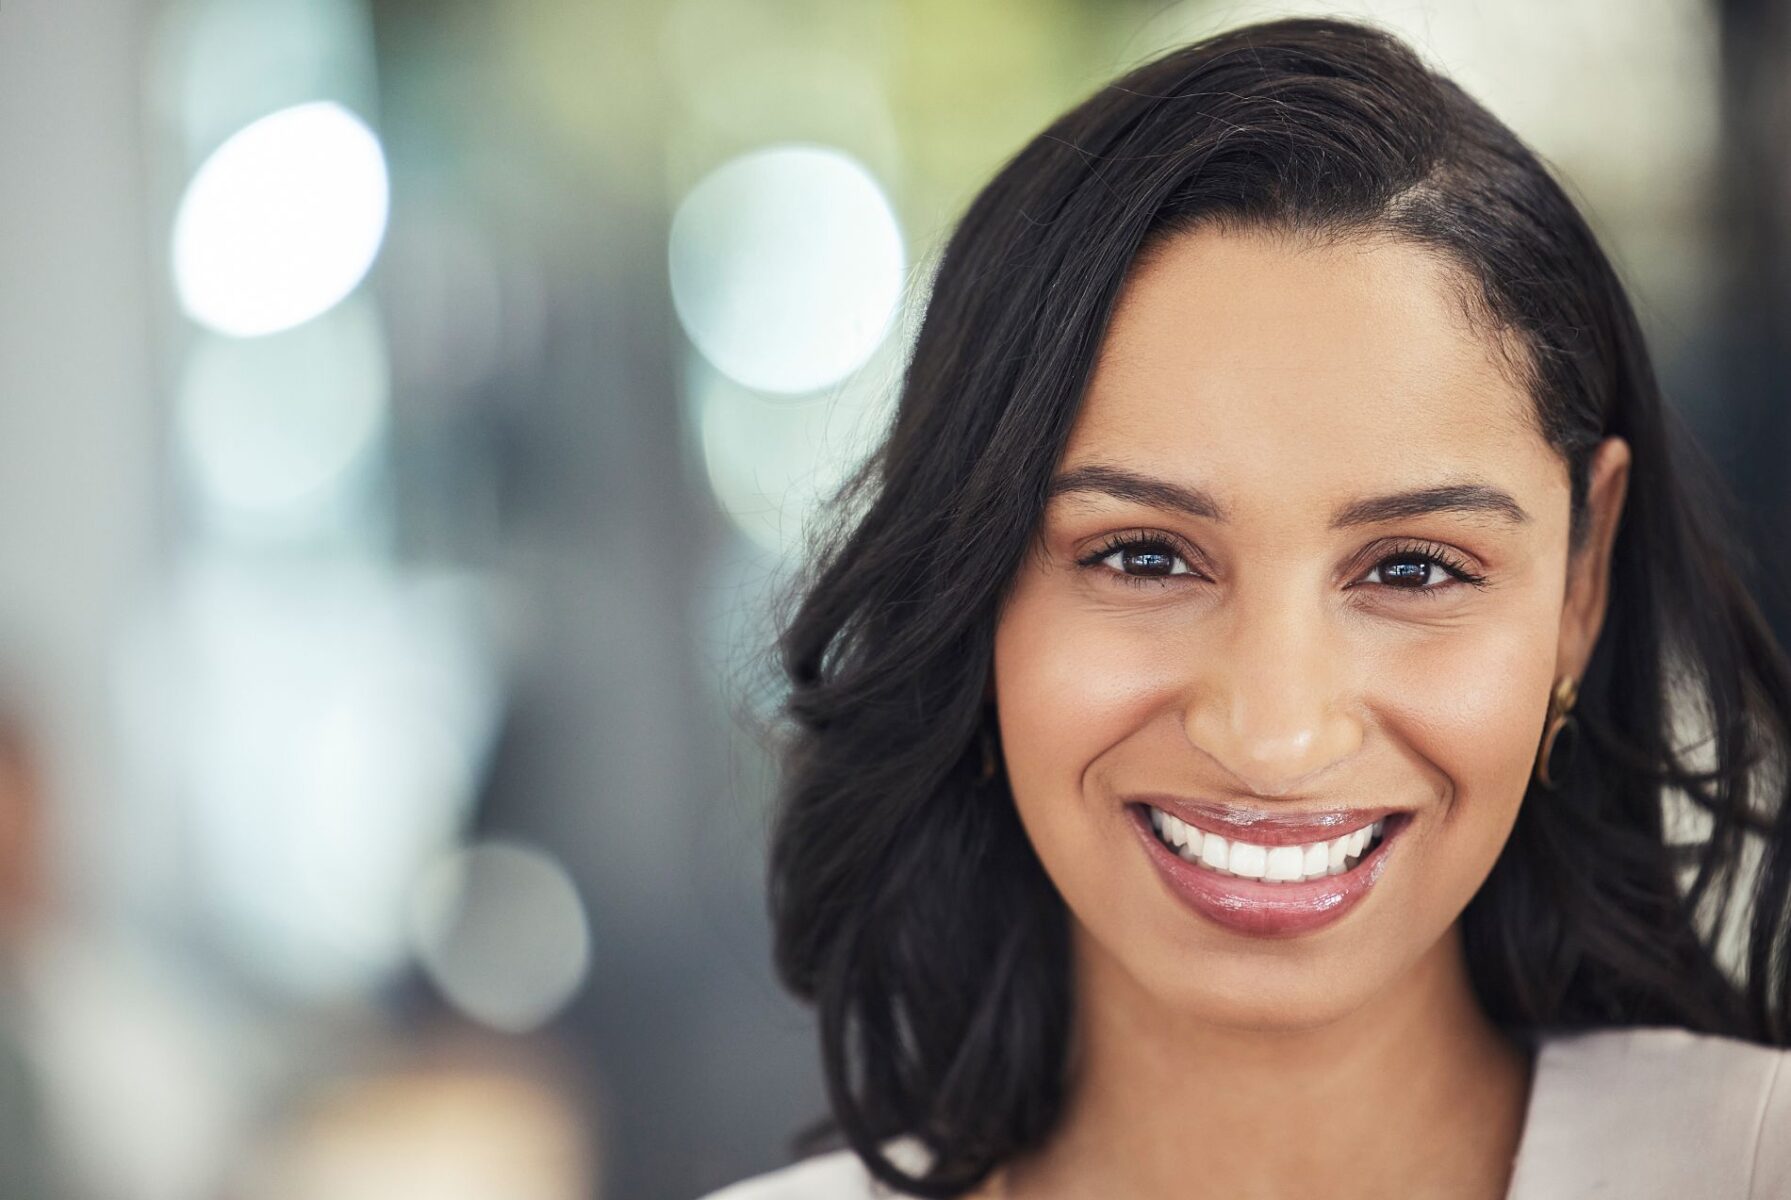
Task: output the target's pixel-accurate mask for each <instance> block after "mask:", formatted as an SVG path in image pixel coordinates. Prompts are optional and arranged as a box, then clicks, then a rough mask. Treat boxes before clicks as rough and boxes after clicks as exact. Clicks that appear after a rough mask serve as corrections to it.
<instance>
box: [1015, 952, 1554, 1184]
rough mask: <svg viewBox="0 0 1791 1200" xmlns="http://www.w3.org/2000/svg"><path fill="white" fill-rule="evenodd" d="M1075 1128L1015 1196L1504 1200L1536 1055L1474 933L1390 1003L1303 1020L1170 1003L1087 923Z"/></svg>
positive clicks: (1065, 1128)
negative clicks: (1118, 959)
mask: <svg viewBox="0 0 1791 1200" xmlns="http://www.w3.org/2000/svg"><path fill="white" fill-rule="evenodd" d="M1075 939H1076V946H1075V960H1076V963H1077V972H1076V973H1077V981H1076V983H1077V1004H1076V1011H1077V1027H1076V1033H1075V1037H1074V1039H1073V1049H1072V1054H1071V1078H1070V1083H1069V1087H1068V1093H1067V1100H1066V1108H1065V1113H1064V1118H1063V1121H1062V1123H1061V1124H1060V1125H1059V1126H1058V1129H1057V1131H1056V1133H1055V1134H1054V1135H1053V1137H1052V1138H1051V1140H1050V1142H1049V1143H1048V1144H1047V1145H1046V1147H1045V1148H1044V1149H1043V1150H1041V1151H1040V1152H1038V1153H1036V1154H1034V1155H1031V1156H1029V1157H1027V1158H1025V1159H1022V1160H1019V1161H1016V1162H1014V1163H1012V1164H1010V1166H1009V1168H1008V1169H1007V1170H1005V1171H1004V1172H1003V1173H1002V1177H1001V1179H1000V1181H999V1184H1000V1186H999V1187H998V1188H997V1189H996V1190H997V1191H998V1193H999V1194H1003V1195H1006V1196H1010V1197H1013V1198H1014V1200H1072V1198H1075V1200H1080V1198H1082V1197H1090V1198H1092V1197H1099V1196H1127V1197H1131V1198H1133V1200H1171V1198H1174V1200H1199V1198H1201V1197H1209V1196H1211V1197H1227V1198H1233V1197H1235V1198H1244V1200H1275V1198H1280V1197H1296V1196H1312V1195H1323V1196H1327V1197H1334V1198H1337V1200H1348V1198H1350V1197H1355V1196H1363V1197H1367V1196H1375V1197H1382V1196H1450V1197H1460V1198H1463V1200H1476V1198H1478V1200H1500V1198H1502V1197H1504V1196H1505V1195H1506V1191H1507V1188H1508V1186H1509V1181H1510V1174H1511V1168H1512V1163H1513V1160H1514V1158H1515V1156H1516V1152H1517V1146H1518V1142H1519V1140H1520V1138H1521V1136H1522V1133H1523V1125H1524V1117H1525V1114H1526V1112H1527V1109H1528V1103H1529V1092H1530V1079H1531V1075H1532V1072H1533V1065H1532V1061H1531V1058H1530V1055H1529V1053H1528V1051H1527V1050H1525V1049H1524V1048H1522V1047H1520V1046H1518V1045H1516V1044H1514V1043H1513V1042H1512V1041H1510V1040H1509V1039H1508V1038H1506V1037H1505V1036H1504V1035H1502V1034H1501V1033H1500V1032H1499V1030H1498V1029H1497V1027H1496V1026H1494V1025H1493V1024H1492V1023H1491V1021H1490V1020H1489V1019H1488V1018H1487V1017H1486V1015H1485V1013H1484V1012H1483V1011H1482V1010H1481V1008H1480V1006H1479V1004H1478V1002H1477V1001H1476V1000H1475V997H1474V995H1473V991H1472V988H1471V987H1470V985H1469V980H1468V975H1467V968H1466V963H1465V961H1464V959H1463V957H1462V953H1461V946H1460V941H1459V933H1458V931H1457V928H1455V927H1452V928H1451V930H1450V932H1449V934H1448V935H1447V936H1445V937H1444V938H1443V939H1442V940H1441V941H1440V942H1439V943H1438V945H1437V946H1436V948H1435V949H1434V950H1433V951H1432V952H1431V954H1430V955H1429V956H1427V957H1426V958H1425V959H1424V960H1423V961H1421V962H1419V963H1418V964H1416V965H1415V966H1414V967H1413V968H1412V970H1411V971H1409V972H1408V973H1407V974H1406V976H1405V977H1403V978H1402V979H1401V980H1400V981H1399V982H1398V983H1397V984H1395V985H1394V986H1393V987H1392V988H1391V989H1389V991H1388V992H1387V993H1386V994H1384V995H1382V996H1381V997H1380V998H1377V999H1376V1000H1375V1001H1373V1002H1371V1003H1369V1004H1365V1005H1363V1006H1361V1007H1360V1008H1359V1009H1357V1010H1356V1011H1354V1012H1352V1013H1350V1014H1349V1015H1348V1016H1346V1017H1343V1018H1341V1019H1338V1020H1336V1021H1333V1022H1331V1023H1329V1024H1326V1025H1323V1026H1318V1027H1313V1028H1302V1029H1294V1030H1288V1029H1276V1030H1266V1031H1265V1030H1259V1029H1256V1030H1252V1029H1237V1028H1221V1027H1215V1026H1213V1025H1210V1024H1203V1023H1201V1022H1198V1021H1195V1020H1192V1019H1190V1018H1188V1017H1187V1016H1186V1015H1184V1014H1179V1013H1175V1012H1168V1011H1163V1010H1162V1008H1161V1006H1160V1005H1158V1004H1157V1003H1156V1002H1154V1001H1153V1000H1152V999H1151V998H1150V997H1149V996H1148V995H1147V994H1146V993H1145V992H1144V991H1143V990H1142V989H1140V988H1139V987H1138V986H1137V985H1136V983H1135V981H1134V980H1132V979H1131V978H1130V977H1129V976H1128V975H1127V974H1126V973H1125V972H1123V971H1122V970H1121V969H1120V968H1119V966H1118V964H1117V963H1115V962H1113V961H1112V960H1111V959H1108V958H1106V956H1105V955H1103V954H1101V953H1100V952H1099V950H1098V949H1096V948H1094V947H1092V945H1091V943H1090V941H1089V939H1087V938H1086V937H1084V936H1082V934H1081V931H1080V930H1079V929H1078V930H1077V931H1076V935H1075Z"/></svg>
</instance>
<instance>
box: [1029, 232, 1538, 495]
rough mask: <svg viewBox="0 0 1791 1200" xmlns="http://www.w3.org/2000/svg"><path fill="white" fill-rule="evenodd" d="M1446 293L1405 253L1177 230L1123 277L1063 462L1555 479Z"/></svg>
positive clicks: (1444, 271)
mask: <svg viewBox="0 0 1791 1200" xmlns="http://www.w3.org/2000/svg"><path fill="white" fill-rule="evenodd" d="M1460 297H1461V293H1460V288H1459V283H1458V280H1457V278H1456V277H1455V276H1454V275H1453V274H1452V273H1451V272H1450V270H1449V268H1448V267H1446V266H1445V265H1444V264H1443V263H1442V262H1441V260H1439V259H1437V258H1436V256H1435V255H1434V254H1432V253H1430V252H1427V251H1425V250H1424V249H1422V248H1420V247H1416V246H1413V245H1410V244H1408V243H1403V242H1394V241H1384V240H1381V241H1373V242H1349V243H1341V244H1329V245H1325V246H1310V245H1307V244H1304V243H1295V242H1292V241H1289V240H1287V239H1284V238H1280V237H1277V236H1274V235H1267V234H1224V233H1219V232H1217V231H1214V230H1202V231H1199V232H1195V233H1190V234H1184V235H1180V236H1178V237H1177V238H1176V239H1174V240H1173V241H1172V242H1170V243H1167V244H1165V245H1164V246H1163V247H1162V248H1161V249H1160V250H1159V251H1158V252H1157V253H1155V254H1154V255H1153V256H1152V257H1151V258H1150V259H1149V261H1148V262H1146V263H1145V264H1143V265H1142V266H1141V267H1140V268H1139V269H1138V270H1137V271H1136V272H1134V274H1133V276H1132V277H1131V278H1130V279H1129V280H1128V282H1127V285H1126V288H1125V291H1124V293H1123V295H1122V297H1121V300H1120V303H1119V305H1118V306H1117V308H1116V310H1115V313H1114V316H1113V319H1112V321H1111V323H1110V325H1109V327H1108V331H1107V335H1106V338H1105V340H1104V342H1103V345H1102V350H1101V354H1100V356H1099V359H1098V362H1097V364H1096V368H1095V372H1094V375H1093V377H1092V379H1091V381H1090V385H1089V388H1088V391H1087V394H1086V396H1085V398H1084V400H1083V403H1082V406H1081V410H1080V411H1079V412H1078V414H1077V418H1076V422H1075V425H1074V428H1073V429H1072V432H1071V435H1070V440H1069V445H1068V447H1067V448H1066V453H1065V456H1064V461H1065V463H1066V465H1068V464H1074V463H1076V462H1079V461H1094V460H1101V461H1106V460H1112V459H1114V458H1116V457H1124V458H1126V459H1129V460H1132V461H1139V460H1141V459H1142V460H1146V461H1154V462H1157V463H1159V464H1162V463H1176V462H1179V463H1186V464H1194V463H1199V464H1204V465H1205V466H1206V467H1207V469H1208V470H1209V471H1214V472H1225V473H1231V472H1247V473H1255V471H1256V470H1257V469H1258V468H1260V470H1261V471H1263V472H1264V473H1266V474H1269V475H1285V474H1288V473H1292V472H1296V471H1297V472H1300V473H1302V475H1303V476H1304V477H1306V478H1308V479H1310V478H1313V477H1315V476H1322V475H1328V474H1339V475H1345V476H1348V477H1349V478H1351V479H1355V480H1358V481H1359V480H1360V477H1361V475H1362V473H1363V472H1364V471H1368V472H1371V473H1376V474H1379V473H1388V474H1389V475H1391V476H1402V472H1401V470H1400V468H1401V467H1402V465H1405V466H1407V467H1409V469H1408V470H1406V471H1405V472H1403V474H1404V475H1411V474H1418V475H1441V474H1465V473H1469V471H1470V469H1472V468H1474V467H1476V466H1477V465H1482V464H1486V463H1489V462H1496V463H1500V464H1508V465H1509V466H1510V467H1511V468H1512V469H1514V470H1517V471H1520V472H1521V471H1523V470H1524V469H1525V467H1526V462H1527V466H1528V469H1529V470H1530V471H1532V472H1541V473H1545V474H1551V475H1552V473H1553V469H1554V468H1553V464H1552V463H1551V460H1552V458H1553V454H1552V452H1551V450H1550V449H1549V447H1548V445H1547V443H1546V442H1545V441H1544V440H1543V439H1542V437H1541V435H1540V433H1539V432H1538V430H1537V428H1536V425H1535V419H1534V415H1533V413H1532V411H1531V403H1532V402H1531V400H1530V397H1529V395H1528V394H1527V392H1526V391H1525V390H1524V389H1523V388H1522V387H1521V386H1520V385H1519V384H1518V383H1517V382H1516V381H1515V380H1514V379H1513V378H1512V377H1511V373H1510V371H1509V369H1508V367H1507V366H1506V365H1505V364H1504V363H1503V362H1502V360H1501V359H1500V357H1499V352H1498V347H1497V346H1496V345H1494V344H1493V343H1492V342H1491V341H1490V340H1489V339H1488V338H1486V337H1485V336H1484V335H1482V334H1481V333H1479V332H1477V331H1476V330H1475V329H1474V328H1473V327H1472V326H1471V325H1470V323H1469V320H1468V318H1467V315H1466V313H1465V311H1464V308H1463V305H1462V301H1461V298H1460ZM1449 467H1456V468H1460V469H1459V470H1455V471H1450V470H1448V469H1447V468H1449ZM1402 477H1403V476H1402Z"/></svg>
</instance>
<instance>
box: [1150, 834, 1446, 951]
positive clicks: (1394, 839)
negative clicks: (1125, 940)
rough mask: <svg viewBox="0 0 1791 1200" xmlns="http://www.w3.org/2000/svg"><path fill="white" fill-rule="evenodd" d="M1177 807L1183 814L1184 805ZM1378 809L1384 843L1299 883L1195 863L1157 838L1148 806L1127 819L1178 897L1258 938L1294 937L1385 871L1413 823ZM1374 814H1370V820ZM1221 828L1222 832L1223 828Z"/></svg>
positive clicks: (1331, 915) (1343, 906)
mask: <svg viewBox="0 0 1791 1200" xmlns="http://www.w3.org/2000/svg"><path fill="white" fill-rule="evenodd" d="M1174 811H1175V812H1176V813H1177V815H1179V814H1180V813H1181V812H1182V809H1181V808H1177V809H1175V810H1174ZM1371 811H1374V810H1362V811H1361V812H1360V813H1358V814H1356V816H1357V820H1356V821H1355V823H1354V825H1352V826H1350V827H1351V828H1354V827H1355V826H1356V825H1360V824H1362V821H1361V819H1360V818H1361V817H1362V816H1365V815H1367V814H1368V813H1369V812H1371ZM1380 811H1385V812H1386V813H1387V814H1388V816H1387V823H1386V825H1385V826H1384V827H1383V828H1382V832H1381V840H1380V843H1379V844H1378V845H1376V846H1375V847H1374V848H1373V849H1371V850H1369V851H1368V853H1367V854H1365V855H1364V856H1363V857H1362V859H1361V861H1359V862H1358V863H1357V864H1356V865H1355V866H1354V867H1352V868H1350V869H1349V870H1347V871H1345V872H1344V873H1343V874H1341V875H1326V876H1320V877H1319V878H1316V879H1308V880H1305V881H1304V882H1301V883H1269V882H1265V881H1263V880H1260V879H1245V878H1243V877H1241V876H1236V875H1221V874H1220V873H1219V872H1217V871H1214V870H1212V869H1210V868H1207V867H1199V866H1195V865H1194V864H1193V863H1191V862H1188V861H1187V860H1186V859H1184V858H1182V857H1181V856H1180V855H1179V854H1177V853H1176V852H1175V851H1173V850H1171V849H1170V848H1169V847H1168V846H1166V845H1164V844H1163V843H1162V841H1160V840H1159V839H1158V838H1157V835H1156V833H1155V831H1153V830H1152V828H1151V822H1150V809H1149V808H1148V807H1147V806H1146V805H1144V804H1128V805H1126V816H1127V819H1128V820H1130V821H1131V823H1132V827H1133V830H1134V831H1135V832H1136V833H1137V835H1138V838H1139V841H1140V842H1141V843H1142V844H1143V846H1144V852H1145V854H1146V855H1147V856H1148V857H1149V858H1150V860H1151V863H1152V865H1154V866H1155V867H1156V868H1157V873H1158V875H1159V876H1161V877H1162V879H1163V881H1164V883H1165V884H1167V885H1168V887H1169V890H1170V891H1171V892H1172V893H1173V894H1174V895H1175V896H1176V898H1177V899H1179V900H1180V901H1182V902H1183V903H1184V904H1186V905H1187V906H1188V907H1189V908H1192V909H1193V910H1194V911H1195V912H1197V913H1200V914H1201V915H1202V916H1204V917H1206V918H1208V919H1209V920H1211V921H1213V922H1214V923H1216V924H1218V925H1222V926H1224V927H1225V928H1227V929H1231V930H1234V931H1236V932H1238V933H1243V934H1249V935H1251V936H1254V937H1294V936H1298V935H1299V934H1303V933H1310V932H1311V931H1313V930H1315V929H1320V928H1322V927H1324V926H1326V925H1329V924H1331V923H1332V922H1334V921H1337V920H1340V919H1341V918H1342V917H1343V915H1344V914H1345V913H1347V912H1348V911H1349V910H1350V909H1352V908H1354V907H1355V906H1356V905H1357V904H1358V903H1360V902H1361V900H1362V898H1363V897H1364V896H1366V895H1367V894H1368V890H1369V889H1370V888H1372V887H1373V886H1374V885H1375V883H1376V881H1378V880H1379V879H1380V877H1381V875H1382V873H1383V872H1384V871H1385V870H1386V868H1387V863H1388V862H1389V861H1390V859H1389V856H1390V854H1391V853H1392V851H1393V848H1394V847H1395V846H1396V845H1397V844H1398V843H1399V840H1400V835H1401V834H1403V833H1404V832H1405V829H1406V827H1407V826H1408V825H1410V824H1411V818H1410V815H1409V813H1407V812H1405V811H1404V810H1398V809H1388V810H1380ZM1373 819H1374V818H1373V817H1372V816H1368V820H1369V822H1372V821H1373ZM1219 832H1220V833H1221V836H1224V833H1223V830H1220V831H1219ZM1338 832H1344V831H1343V830H1338ZM1256 837H1257V835H1253V836H1252V837H1250V838H1247V839H1245V840H1248V841H1255V840H1256ZM1320 837H1321V838H1322V837H1323V835H1322V834H1321V835H1320ZM1263 844H1268V843H1263ZM1274 844H1279V845H1286V844H1288V841H1287V840H1286V839H1283V840H1281V841H1279V842H1277V843H1274Z"/></svg>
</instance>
